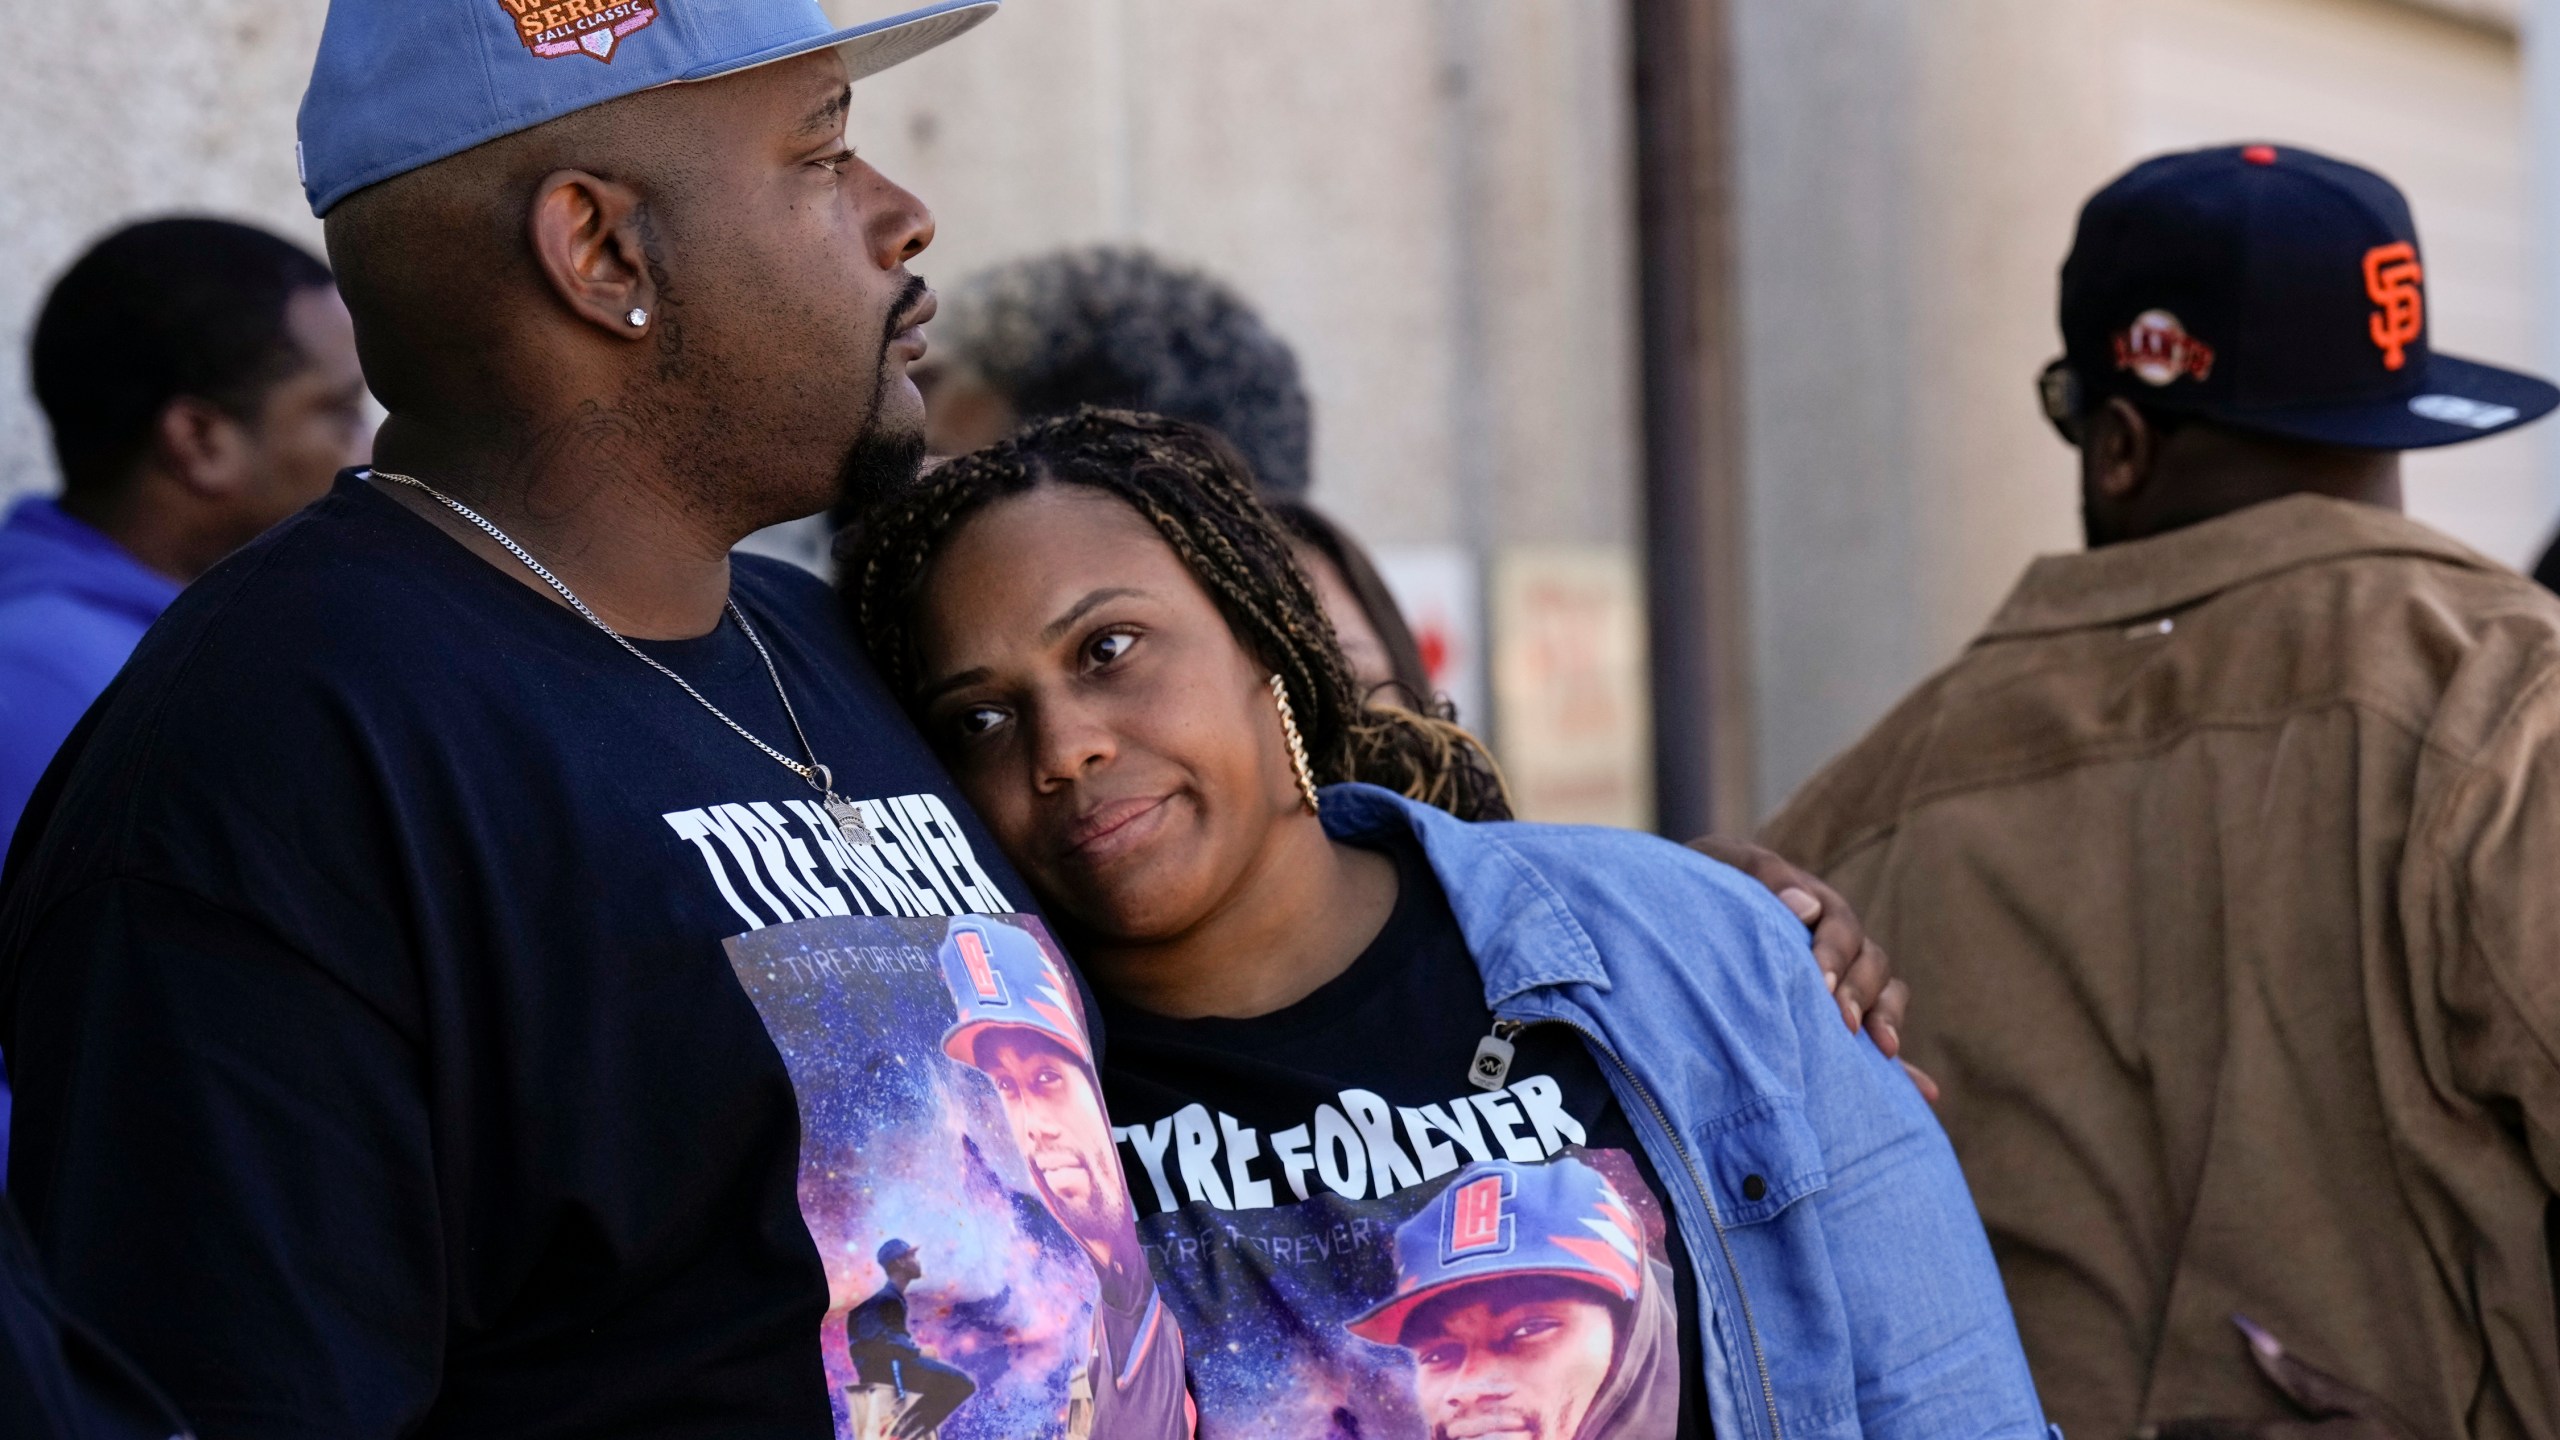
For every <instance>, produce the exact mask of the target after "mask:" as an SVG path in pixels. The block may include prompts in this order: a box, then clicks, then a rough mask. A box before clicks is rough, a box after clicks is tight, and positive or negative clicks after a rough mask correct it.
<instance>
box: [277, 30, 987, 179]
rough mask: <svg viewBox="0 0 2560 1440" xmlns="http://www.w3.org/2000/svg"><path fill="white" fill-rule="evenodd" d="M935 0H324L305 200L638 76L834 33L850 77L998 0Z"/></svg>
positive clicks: (721, 67)
mask: <svg viewBox="0 0 2560 1440" xmlns="http://www.w3.org/2000/svg"><path fill="white" fill-rule="evenodd" d="M998 3H999V0H941V3H938V4H933V5H927V6H925V7H924V8H923V9H921V10H909V11H906V12H905V13H903V14H898V15H892V16H890V17H889V18H887V19H885V20H874V21H872V22H871V23H869V24H867V25H856V26H853V27H852V28H850V29H845V28H840V27H838V26H837V25H836V24H835V23H834V22H832V21H830V20H829V19H828V18H827V14H826V11H824V10H822V9H820V8H819V6H818V0H330V4H329V19H328V22H327V24H326V25H325V26H323V27H322V29H321V32H320V55H319V58H318V59H317V60H315V61H314V62H313V63H312V67H311V86H310V88H309V89H307V90H305V91H304V92H303V95H302V114H301V119H300V122H299V127H298V128H299V130H300V139H299V140H298V141H297V142H296V144H295V146H294V149H295V152H296V154H297V156H298V158H299V162H300V165H301V170H302V189H303V193H304V194H305V195H306V196H308V197H309V198H310V201H311V213H312V214H314V215H326V214H328V213H329V208H330V207H331V206H333V205H335V204H337V203H338V202H339V201H341V200H343V199H345V198H346V197H347V196H349V195H352V194H354V193H355V192H356V191H358V190H361V189H363V188H364V187H366V186H367V185H372V184H375V183H377V182H380V181H383V180H388V179H390V178H391V177H392V176H394V175H402V174H406V173H407V172H409V171H411V170H415V169H418V168H419V167H421V166H424V165H430V164H433V163H435V162H436V161H438V160H442V159H444V158H445V157H446V156H449V155H458V154H460V153H462V152H463V151H465V150H468V149H470V148H471V147H472V146H474V145H481V144H485V143H487V142H488V141H491V140H495V139H497V138H498V137H500V136H502V135H512V134H514V133H515V132H517V131H519V130H530V129H532V128H533V127H534V126H536V125H540V124H542V123H544V122H545V121H549V120H557V119H559V118H560V117H561V116H563V115H567V114H570V113H572V112H573V111H578V110H584V109H586V108H587V107H588V106H590V105H600V104H603V103H604V102H605V101H607V100H615V99H619V98H621V97H622V96H625V95H629V94H633V93H635V92H637V91H641V90H648V89H652V88H654V87H656V86H660V85H671V84H675V83H678V82H681V81H688V80H713V79H717V78H719V77H720V76H723V75H734V74H736V73H737V72H738V71H741V70H752V69H754V68H755V67H756V66H758V65H770V64H772V63H773V62H774V61H777V60H788V59H790V58H792V57H793V56H795V55H806V54H808V53H809V52H810V51H812V50H821V49H826V48H828V47H833V48H834V49H835V51H836V53H837V54H839V55H842V56H843V57H844V65H845V71H846V73H847V75H848V76H849V77H850V78H851V79H855V80H859V79H861V78H862V77H864V76H866V75H876V74H878V73H879V72H881V71H883V70H886V69H888V68H889V67H890V66H892V65H895V64H897V63H899V62H900V61H903V60H908V59H912V58H914V57H915V56H917V55H921V54H923V53H924V52H925V51H927V50H930V49H932V48H933V47H934V46H936V45H939V44H941V43H942V42H943V41H945V40H949V39H951V38H952V37H953V36H956V35H958V34H960V33H961V32H962V31H965V30H968V29H970V28H972V27H973V26H975V25H977V24H978V23H979V22H981V21H983V20H985V19H986V18H987V17H989V16H991V15H993V14H995V13H996V7H997V4H998Z"/></svg>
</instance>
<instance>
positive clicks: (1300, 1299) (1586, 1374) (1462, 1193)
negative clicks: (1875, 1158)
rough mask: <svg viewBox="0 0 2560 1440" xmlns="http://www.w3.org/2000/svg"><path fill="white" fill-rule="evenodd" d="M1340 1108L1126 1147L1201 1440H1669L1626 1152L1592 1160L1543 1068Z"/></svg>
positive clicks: (1647, 1260) (1183, 1118)
mask: <svg viewBox="0 0 2560 1440" xmlns="http://www.w3.org/2000/svg"><path fill="white" fill-rule="evenodd" d="M1339 1099H1340V1101H1341V1103H1340V1104H1339V1105H1325V1106H1321V1107H1319V1108H1318V1111H1317V1114H1316V1117H1315V1119H1314V1120H1313V1121H1312V1122H1311V1123H1310V1124H1309V1125H1308V1126H1306V1127H1303V1128H1299V1127H1293V1128H1292V1129H1290V1130H1287V1131H1283V1132H1281V1133H1278V1134H1275V1135H1272V1136H1270V1137H1268V1141H1267V1145H1266V1143H1264V1142H1262V1141H1259V1140H1257V1137H1256V1136H1255V1134H1254V1132H1253V1131H1252V1130H1251V1129H1250V1128H1248V1127H1244V1126H1242V1125H1239V1124H1237V1123H1236V1122H1235V1121H1234V1119H1233V1118H1232V1117H1230V1116H1225V1115H1216V1116H1214V1117H1212V1115H1211V1112H1209V1111H1208V1110H1207V1109H1206V1107H1202V1106H1193V1107H1189V1108H1188V1109H1186V1110H1185V1111H1183V1112H1180V1113H1177V1114H1175V1115H1172V1116H1167V1117H1165V1118H1164V1119H1163V1120H1162V1121H1160V1122H1159V1123H1158V1124H1157V1125H1154V1126H1129V1127H1126V1128H1124V1129H1123V1130H1122V1131H1121V1134H1122V1136H1123V1138H1124V1139H1125V1140H1126V1141H1127V1142H1128V1143H1129V1144H1130V1146H1131V1148H1132V1150H1133V1151H1134V1152H1135V1155H1136V1157H1137V1158H1138V1160H1139V1162H1140V1165H1141V1168H1142V1169H1143V1170H1144V1172H1145V1175H1144V1178H1143V1179H1142V1181H1141V1184H1142V1185H1147V1186H1151V1187H1152V1188H1153V1189H1154V1190H1155V1191H1156V1199H1157V1200H1158V1202H1159V1205H1158V1207H1157V1210H1156V1213H1152V1214H1149V1215H1148V1216H1147V1217H1146V1218H1145V1219H1144V1220H1142V1221H1141V1222H1139V1228H1140V1232H1141V1233H1142V1234H1143V1235H1144V1236H1145V1237H1146V1239H1147V1246H1148V1253H1149V1257H1150V1259H1151V1260H1152V1261H1153V1263H1154V1266H1155V1269H1156V1273H1157V1275H1158V1276H1159V1277H1160V1279H1161V1280H1162V1282H1163V1283H1164V1284H1165V1285H1166V1287H1167V1288H1168V1289H1169V1290H1171V1291H1173V1292H1175V1293H1176V1294H1177V1295H1178V1296H1179V1298H1180V1303H1179V1305H1178V1307H1177V1308H1179V1309H1180V1310H1181V1311H1182V1313H1183V1314H1184V1315H1185V1316H1186V1317H1187V1318H1188V1319H1189V1321H1190V1325H1191V1332H1190V1336H1189V1340H1190V1344H1191V1345H1192V1346H1193V1347H1194V1349H1193V1360H1192V1382H1193V1386H1194V1390H1195V1393H1196V1396H1197V1398H1198V1401H1199V1404H1200V1433H1201V1435H1202V1436H1203V1437H1204V1440H1307V1437H1316V1440H1354V1437H1357V1440H1532V1437H1535V1440H1670V1437H1672V1436H1673V1435H1674V1434H1675V1433H1677V1429H1678V1424H1679V1418H1680V1382H1681V1361H1680V1343H1679V1342H1680V1308H1679V1304H1678V1301H1677V1298H1676V1297H1677V1287H1676V1283H1675V1279H1674V1276H1673V1273H1672V1270H1671V1267H1670V1263H1669V1260H1670V1256H1669V1253H1668V1251H1667V1248H1666V1242H1665V1237H1664V1217H1663V1210H1662V1206H1661V1203H1660V1201H1659V1199H1658V1198H1657V1197H1656V1196H1655V1195H1654V1193H1653V1191H1652V1190H1651V1188H1650V1187H1649V1186H1647V1185H1646V1183H1645V1181H1644V1177H1643V1174H1642V1172H1641V1169H1640V1167H1639V1166H1638V1165H1637V1163H1636V1161H1635V1159H1634V1157H1632V1156H1631V1155H1629V1154H1628V1153H1627V1152H1625V1151H1623V1150H1616V1149H1590V1148H1585V1147H1584V1146H1582V1144H1581V1143H1580V1142H1581V1140H1583V1139H1584V1138H1586V1137H1585V1136H1584V1134H1583V1132H1582V1127H1581V1126H1580V1125H1579V1124H1578V1123H1577V1122H1576V1121H1575V1120H1574V1119H1573V1118H1572V1116H1570V1115H1569V1114H1567V1113H1566V1112H1565V1110H1564V1108H1563V1107H1562V1105H1561V1104H1560V1103H1558V1101H1559V1094H1558V1092H1557V1087H1556V1083H1555V1082H1554V1081H1553V1080H1552V1079H1550V1078H1549V1077H1546V1076H1543V1075H1532V1076H1527V1077H1524V1078H1522V1079H1520V1080H1518V1081H1516V1082H1515V1083H1514V1084H1513V1085H1511V1086H1509V1087H1507V1088H1505V1089H1503V1090H1498V1091H1494V1092H1491V1093H1490V1094H1482V1095H1477V1096H1471V1097H1466V1098H1461V1099H1455V1100H1452V1101H1450V1102H1449V1103H1447V1104H1445V1105H1426V1106H1421V1107H1418V1108H1406V1109H1401V1110H1399V1109H1397V1108H1394V1107H1389V1106H1388V1105H1387V1104H1386V1103H1385V1102H1384V1101H1383V1100H1380V1099H1379V1098H1378V1097H1377V1096H1374V1095H1371V1094H1369V1093H1368V1092H1365V1091H1357V1090H1354V1091H1346V1092H1344V1093H1343V1094H1342V1095H1341V1096H1340V1097H1339ZM1373 1102H1374V1103H1373ZM1399 1132H1400V1133H1399ZM1256 1171H1260V1172H1262V1173H1261V1174H1259V1175H1257V1174H1255V1173H1254V1172H1256Z"/></svg>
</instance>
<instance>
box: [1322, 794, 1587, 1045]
mask: <svg viewBox="0 0 2560 1440" xmlns="http://www.w3.org/2000/svg"><path fill="white" fill-rule="evenodd" d="M1323 800H1324V828H1325V833H1326V834H1328V835H1331V836H1332V837H1334V838H1335V839H1337V840H1343V841H1348V842H1351V843H1354V844H1357V843H1359V842H1360V841H1362V840H1364V839H1373V838H1376V837H1378V836H1381V835H1385V834H1391V833H1393V829H1392V828H1391V827H1402V828H1403V829H1404V830H1406V831H1408V832H1409V833H1411V834H1412V835H1413V836H1414V838H1416V839H1418V840H1420V841H1421V842H1422V853H1423V855H1424V857H1425V858H1427V859H1428V860H1430V862H1431V870H1432V873H1433V874H1435V875H1437V876H1438V877H1439V878H1440V888H1441V889H1442V890H1444V891H1446V892H1447V893H1448V896H1449V908H1450V910H1451V911H1452V912H1454V913H1455V914H1456V915H1457V917H1458V930H1459V932H1460V933H1461V934H1462V935H1464V936H1465V938H1466V942H1467V951H1468V953H1469V954H1471V955H1473V956H1474V957H1475V962H1476V969H1477V970H1478V971H1480V972H1481V973H1482V974H1483V976H1484V992H1485V1001H1486V1003H1487V1004H1489V1005H1494V1006H1500V1005H1502V1004H1503V1003H1504V1002H1506V1001H1510V1000H1514V999H1517V998H1519V997H1520V996H1521V995H1524V994H1526V993H1528V992H1529V991H1531V990H1537V989H1542V988H1545V987H1548V986H1554V985H1589V986H1592V987H1594V988H1595V989H1598V990H1603V991H1605V990H1607V989H1608V988H1609V972H1608V969H1607V967H1605V966H1603V965H1602V964H1601V962H1600V951H1599V948H1598V947H1597V946H1595V945H1593V944H1592V943H1591V936H1590V935H1589V933H1588V932H1586V931H1585V930H1584V929H1583V928H1582V925H1581V922H1579V921H1577V920H1575V919H1574V918H1573V912H1572V910H1571V908H1570V907H1568V906H1567V905H1566V904H1565V900H1564V896H1563V895H1561V894H1560V893H1558V892H1557V890H1556V888H1555V885H1554V883H1553V882H1552V881H1550V880H1549V879H1548V878H1547V877H1546V875H1545V874H1544V873H1543V872H1541V871H1540V870H1539V869H1538V868H1537V867H1536V866H1535V865H1532V864H1531V863H1530V862H1529V860H1528V857H1526V856H1524V855H1522V854H1521V853H1520V852H1519V850H1518V849H1517V848H1515V847H1513V846H1512V845H1511V844H1510V843H1509V842H1508V841H1506V840H1504V839H1503V837H1502V830H1503V827H1501V826H1499V825H1470V824H1468V823H1467V822H1466V821H1464V820H1460V819H1458V818H1457V817H1456V816H1454V815H1451V814H1449V813H1448V812H1446V811H1443V810H1438V809H1434V808H1433V807H1431V806H1429V805H1425V804H1423V803H1421V802H1420V801H1418V800H1407V799H1406V798H1404V797H1403V796H1401V795H1398V794H1396V793H1394V792H1393V791H1389V790H1382V789H1380V788H1378V787H1377V786H1375V785H1360V784H1350V785H1328V786H1326V787H1325V789H1324V791H1323Z"/></svg>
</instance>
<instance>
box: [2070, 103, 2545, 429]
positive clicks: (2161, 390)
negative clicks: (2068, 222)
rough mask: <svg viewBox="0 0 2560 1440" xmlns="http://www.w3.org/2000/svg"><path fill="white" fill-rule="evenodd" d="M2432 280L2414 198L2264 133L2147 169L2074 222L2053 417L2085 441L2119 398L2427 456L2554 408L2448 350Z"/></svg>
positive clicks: (2538, 388) (2498, 370)
mask: <svg viewBox="0 0 2560 1440" xmlns="http://www.w3.org/2000/svg"><path fill="white" fill-rule="evenodd" d="M2426 272H2427V266H2426V256H2425V254H2424V252H2423V251H2422V249H2421V247H2420V246H2419V244H2418V229H2417V225H2416V223H2415V222H2414V221H2413V220H2412V219H2411V218H2410V214H2409V202H2408V200H2407V199H2406V198H2404V197H2403V196H2402V195H2401V193H2400V190H2399V187H2397V186H2395V185H2393V184H2392V183H2391V182H2390V181H2388V180H2385V179H2384V178H2382V177H2381V176H2379V175H2377V174H2375V173H2373V172H2372V171H2370V170H2367V169H2365V168H2364V167H2362V166H2359V165H2350V164H2348V163H2346V162H2345V161H2342V160H2334V159H2331V158H2330V157H2328V156H2326V155H2322V154H2318V153H2317V152H2314V151H2310V150H2304V149H2301V148H2299V147H2295V146H2279V145H2265V144H2260V145H2225V146H2220V147H2217V148H2214V149H2210V150H2191V151H2186V152H2184V153H2180V154H2174V155H2162V156H2158V157H2156V158H2154V159H2151V160H2146V161H2144V162H2143V163H2141V164H2140V165H2137V166H2135V167H2134V168H2133V169H2131V170H2129V171H2127V172H2126V173H2125V174H2123V175H2122V176H2120V177H2118V178H2117V179H2116V180H2115V181H2114V182H2113V183H2111V184H2109V185H2108V186H2107V187H2106V188H2105V189H2103V190H2101V191H2099V192H2098V193H2097V194H2096V195H2095V196H2093V197H2091V199H2090V200H2089V203H2088V205H2087V207H2086V208H2084V209H2083V210H2082V211H2081V213H2080V227H2079V233H2078V235H2077V236H2076V237H2075V239H2074V241H2073V243H2072V247H2071V258H2070V259H2069V260H2067V261H2066V262H2064V264H2063V267H2062V306H2061V309H2062V316H2061V319H2062V340H2063V347H2064V352H2065V353H2064V358H2063V359H2062V360H2061V361H2059V362H2056V364H2055V365H2053V366H2051V367H2048V368H2047V370H2046V372H2045V376H2044V378H2043V380H2042V381H2041V382H2040V383H2041V389H2042V398H2043V401H2044V407H2045V414H2046V415H2047V417H2048V418H2050V419H2052V420H2053V422H2054V424H2055V425H2056V427H2057V428H2060V429H2061V430H2062V431H2063V434H2064V437H2065V438H2066V439H2073V438H2074V436H2073V430H2072V427H2073V426H2074V425H2076V424H2077V423H2078V421H2079V419H2080V417H2081V416H2082V415H2084V414H2086V412H2087V411H2088V410H2089V408H2091V406H2092V405H2093V404H2095V403H2097V402H2100V401H2103V400H2105V399H2106V398H2108V397H2110V396H2121V397H2124V398H2127V399H2131V400H2133V401H2135V402H2136V403H2138V404H2141V405H2143V406H2145V407H2147V408H2150V409H2154V410H2157V411H2159V412H2161V413H2163V414H2168V415H2192V416H2196V417H2199V418H2202V419H2207V420H2211V421H2215V422H2217V423H2220V424H2224V425H2228V426H2230V427H2232V428H2234V429H2238V430H2248V431H2254V432H2257V433H2259V434H2265V435H2276V436H2283V437H2287V438H2291V439H2297V440H2309V441H2314V442H2318V443H2321V444H2329V445H2341V446H2347V447H2351V448H2356V449H2370V450H2415V449H2421V448H2426V447H2430V446H2436V445H2451V444H2456V443H2459V442H2461V441H2465V440H2477V439H2479V438H2481V437H2482V436H2485V435H2494V434H2497V433H2498V432H2500V431H2502V430H2511V429H2514V428H2515V427H2516V426H2519V425H2523V424H2526V423H2528V422H2530V421H2533V420H2536V419H2539V418H2541V417H2542V416H2543V415H2545V414H2548V413H2549V412H2550V411H2551V410H2552V408H2553V407H2554V406H2560V389H2554V388H2553V387H2552V386H2551V385H2550V384H2549V383H2548V382H2547V381H2544V380H2542V379H2540V378H2538V377H2536V376H2532V375H2526V374H2521V373H2519V372H2517V371H2514V370H2508V369H2505V368H2503V367H2500V366H2496V365H2485V364H2482V363H2480V362H2479V361H2476V360H2464V359H2459V358H2456V357H2454V356H2451V355H2446V354H2443V353H2441V352H2439V351H2437V350H2436V349H2435V347H2434V344H2433V333H2432V327H2431V323H2430V319H2431V317H2430V313H2429V306H2428V303H2427V302H2428V296H2427V285H2426V280H2427V273H2426ZM2075 443H2076V440H2075Z"/></svg>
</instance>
